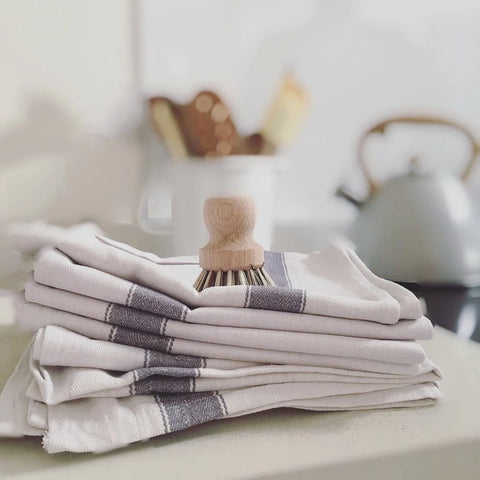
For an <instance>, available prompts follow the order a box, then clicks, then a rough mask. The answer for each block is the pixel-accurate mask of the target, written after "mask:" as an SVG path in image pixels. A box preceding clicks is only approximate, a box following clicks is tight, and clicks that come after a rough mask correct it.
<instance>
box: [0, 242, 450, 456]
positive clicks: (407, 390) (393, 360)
mask: <svg viewBox="0 0 480 480" xmlns="http://www.w3.org/2000/svg"><path fill="white" fill-rule="evenodd" d="M266 268H267V270H268V271H269V273H270V275H271V276H272V277H273V278H274V280H275V282H276V285H277V287H255V286H253V287H252V286H234V287H221V288H210V289H207V290H205V291H203V292H201V293H198V292H196V291H195V290H194V289H193V287H192V286H191V285H192V283H193V281H194V279H195V278H196V276H197V275H198V273H199V271H200V268H199V266H198V261H197V259H196V258H195V257H189V258H174V259H160V258H158V257H156V256H155V255H151V254H148V253H144V252H139V251H137V250H134V249H132V248H131V247H129V246H127V245H122V244H119V243H116V242H113V241H111V240H108V239H105V238H102V237H99V236H94V237H90V238H88V239H85V238H82V239H81V240H78V241H77V240H76V239H72V238H70V239H67V240H65V241H62V242H60V243H57V245H56V248H55V249H54V250H50V251H44V252H43V253H42V254H41V255H40V256H39V257H38V259H37V261H36V264H35V268H34V274H33V279H30V280H29V281H28V282H27V284H26V288H25V299H26V300H27V302H26V303H25V304H24V305H23V306H22V307H21V308H20V310H19V312H18V323H19V324H20V325H22V326H23V327H24V328H27V329H30V330H32V331H36V332H37V333H36V335H35V336H34V339H33V340H32V342H31V344H30V345H29V347H28V348H27V350H26V351H25V352H24V355H23V356H22V359H21V360H20V362H19V364H18V365H17V368H16V370H15V372H14V373H13V375H12V376H11V378H10V379H9V381H8V382H7V385H6V386H5V388H4V390H3V392H2V393H1V394H0V435H11V436H18V435H42V436H43V443H44V447H45V449H46V450H47V451H48V452H51V453H54V452H61V451H74V452H89V451H94V452H98V451H104V450H109V449H113V448H118V447H120V446H123V445H126V444H129V443H132V442H135V441H139V440H143V439H147V438H150V437H152V436H156V435H161V434H164V433H168V432H172V431H176V430H182V429H185V428H188V427H190V426H193V425H197V424H200V423H204V422H206V421H209V420H213V419H221V418H228V417H235V416H240V415H246V414H249V413H253V412H258V411H262V410H266V409H272V408H279V407H293V408H300V409H309V410H318V411H334V410H350V409H355V410H357V409H360V410H363V409H370V408H394V407H412V406H423V405H430V404H432V403H434V402H435V401H436V399H438V398H439V396H440V392H439V389H438V380H439V379H440V378H441V373H440V372H439V371H438V369H437V368H436V367H435V365H434V364H433V363H432V362H431V361H430V360H429V359H428V358H426V356H425V353H424V350H423V348H422V347H421V345H420V344H418V343H417V342H416V341H415V340H417V339H427V338H430V337H431V335H432V326H431V324H430V322H429V321H428V320H427V319H426V318H424V317H422V312H421V307H420V304H419V302H418V300H417V299H416V298H415V297H414V296H413V294H411V293H410V292H408V291H407V290H406V289H404V288H402V287H401V286H398V285H396V284H394V283H392V282H388V281H386V280H383V279H380V278H378V277H376V276H375V275H373V274H372V273H371V272H370V271H369V270H368V269H367V268H366V267H365V265H363V263H362V262H361V261H360V260H359V259H358V257H357V256H356V255H355V254H354V253H353V252H350V251H349V250H348V249H346V248H343V247H341V246H338V245H333V246H330V247H329V248H327V249H326V250H324V251H322V252H316V253H314V254H311V255H300V254H275V253H272V252H266Z"/></svg>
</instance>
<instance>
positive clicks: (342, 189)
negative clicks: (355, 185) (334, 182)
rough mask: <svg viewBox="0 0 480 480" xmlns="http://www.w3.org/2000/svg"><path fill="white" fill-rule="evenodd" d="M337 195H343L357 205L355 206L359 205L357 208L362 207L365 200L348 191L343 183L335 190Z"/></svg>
mask: <svg viewBox="0 0 480 480" xmlns="http://www.w3.org/2000/svg"><path fill="white" fill-rule="evenodd" d="M335 195H336V196H337V197H342V198H343V199H345V200H346V201H347V202H350V203H351V204H352V205H355V207H357V208H360V207H361V206H362V205H363V203H364V201H363V200H360V199H359V198H358V197H356V196H355V195H352V194H351V193H350V192H347V190H345V187H343V185H340V186H339V187H338V188H337V190H336V192H335Z"/></svg>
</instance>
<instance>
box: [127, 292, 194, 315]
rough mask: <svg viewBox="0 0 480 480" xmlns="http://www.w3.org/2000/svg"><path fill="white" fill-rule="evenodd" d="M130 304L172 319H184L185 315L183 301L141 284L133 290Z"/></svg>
mask: <svg viewBox="0 0 480 480" xmlns="http://www.w3.org/2000/svg"><path fill="white" fill-rule="evenodd" d="M129 306H130V307H133V308H138V309H140V310H145V311H147V312H150V313H156V314H157V315H161V316H162V317H167V318H171V319H172V320H182V319H183V317H184V316H185V315H184V309H185V305H184V304H183V303H181V302H179V301H178V300H175V299H174V298H171V297H168V296H167V295H163V294H162V293H159V292H156V291H155V290H150V289H149V288H145V287H142V286H141V285H137V286H136V288H135V289H134V290H133V293H132V296H131V298H130V303H129Z"/></svg>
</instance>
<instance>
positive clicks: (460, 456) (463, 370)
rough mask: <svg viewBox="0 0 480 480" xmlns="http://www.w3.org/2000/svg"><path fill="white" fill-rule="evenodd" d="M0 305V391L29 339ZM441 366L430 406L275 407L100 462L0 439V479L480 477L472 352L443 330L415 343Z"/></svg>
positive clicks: (476, 351)
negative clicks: (337, 409)
mask: <svg viewBox="0 0 480 480" xmlns="http://www.w3.org/2000/svg"><path fill="white" fill-rule="evenodd" d="M12 318H13V308H12V306H11V304H10V301H9V299H7V298H6V297H3V298H2V297H0V386H1V385H3V383H4V381H5V380H6V378H7V377H8V375H9V374H10V372H11V371H12V369H13V367H14V365H15V362H16V360H17V359H18V357H19V355H20V352H21V350H22V348H23V347H24V346H25V345H26V344H27V342H28V338H27V337H26V336H25V335H24V334H22V333H21V332H19V331H18V330H17V329H16V327H14V326H12V325H9V324H10V323H11V322H12ZM422 343H423V345H424V346H425V348H426V350H427V352H428V355H429V356H430V357H431V358H432V359H433V360H434V361H435V362H436V363H437V364H438V365H439V366H440V367H441V369H442V370H443V372H444V374H445V380H444V381H443V382H442V384H441V390H442V392H443V394H444V397H443V398H442V399H441V400H440V402H439V403H438V404H437V405H436V406H434V407H423V408H411V409H396V410H388V411H364V412H335V413H314V412H304V411H295V410H292V409H282V410H277V411H269V412H263V413H258V414H254V415H250V416H247V417H240V418H235V419H228V420H221V421H217V422H212V423H209V424H206V425H200V426H197V427H194V428H191V429H190V430H188V431H183V432H176V433H172V434H169V435H167V436H164V437H158V438H155V439H152V440H149V441H147V442H144V443H140V444H137V445H134V446H131V447H128V448H125V449H123V450H118V451H115V452H110V453H107V454H101V455H92V454H56V455H48V454H46V453H45V452H43V450H42V448H41V444H40V441H39V440H38V439H18V440H8V439H1V440H0V478H13V479H35V480H41V479H49V480H50V479H51V480H55V479H62V480H64V479H65V478H69V479H80V478H99V479H100V478H115V480H120V479H123V478H125V479H127V478H128V479H132V477H133V476H135V475H137V476H138V478H142V479H144V478H150V477H152V478H153V477H155V478H167V479H169V480H170V479H188V478H195V479H196V480H200V479H209V480H213V479H239V478H294V479H304V478H305V479H306V478H320V476H322V478H334V479H337V478H338V479H345V478H355V479H356V480H362V479H365V480H366V479H369V480H370V479H376V478H378V479H380V478H381V479H384V478H385V479H386V478H388V479H389V480H390V479H403V478H408V479H415V478H421V479H422V480H425V479H428V478H435V479H443V478H445V479H447V478H458V479H462V480H463V479H478V478H480V400H479V399H480V344H476V343H473V342H470V341H465V340H461V339H459V338H458V337H456V336H455V335H454V334H453V333H450V332H448V331H446V330H443V329H441V328H437V329H436V331H435V339H434V340H432V341H429V342H422Z"/></svg>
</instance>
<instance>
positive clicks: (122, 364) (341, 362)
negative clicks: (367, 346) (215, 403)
mask: <svg viewBox="0 0 480 480" xmlns="http://www.w3.org/2000/svg"><path fill="white" fill-rule="evenodd" d="M33 358H34V359H35V360H37V361H38V362H39V363H40V364H41V365H44V366H58V365H60V366H65V367H89V368H100V369H104V370H115V371H119V372H128V371H130V370H136V369H139V368H149V367H176V368H212V369H222V370H227V369H228V370H231V369H239V368H243V367H251V366H259V365H263V364H260V363H258V362H257V363H253V362H241V361H234V360H225V359H221V358H219V359H215V358H206V357H199V356H189V355H178V354H177V355H174V354H168V353H162V352H158V351H155V350H148V349H142V348H137V347H130V346H127V345H121V344H116V343H112V342H109V341H103V340H94V339H91V338H87V337H84V336H83V335H80V334H78V333H74V332H72V331H70V330H67V329H65V328H62V327H57V326H54V325H48V326H46V327H44V328H41V329H40V330H39V332H38V334H37V341H36V342H35V348H34V350H33ZM320 358H321V360H322V362H321V365H320V367H321V368H327V369H328V368H330V369H335V370H336V371H338V370H346V371H349V372H352V374H353V372H355V374H356V375H366V376H370V375H375V374H379V375H387V376H388V375H392V376H408V377H414V376H419V375H423V374H425V373H430V372H435V373H436V374H437V375H438V376H441V374H440V372H439V371H438V369H437V367H436V366H435V365H434V364H433V363H432V362H431V361H430V360H429V359H428V358H426V359H425V360H424V361H423V362H422V363H418V364H410V365H407V364H401V363H391V362H379V361H375V360H362V359H358V358H356V359H351V358H343V357H333V356H332V357H329V356H323V357H320ZM318 363H320V362H318ZM304 366H307V367H310V366H309V364H308V363H307V364H305V365H304ZM313 367H315V365H314V366H313ZM282 368H294V369H296V370H297V369H298V368H299V365H294V364H292V365H289V366H282Z"/></svg>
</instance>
